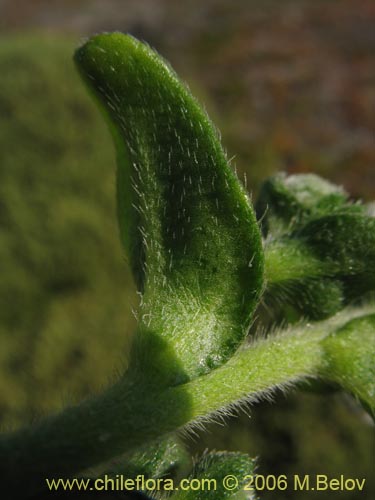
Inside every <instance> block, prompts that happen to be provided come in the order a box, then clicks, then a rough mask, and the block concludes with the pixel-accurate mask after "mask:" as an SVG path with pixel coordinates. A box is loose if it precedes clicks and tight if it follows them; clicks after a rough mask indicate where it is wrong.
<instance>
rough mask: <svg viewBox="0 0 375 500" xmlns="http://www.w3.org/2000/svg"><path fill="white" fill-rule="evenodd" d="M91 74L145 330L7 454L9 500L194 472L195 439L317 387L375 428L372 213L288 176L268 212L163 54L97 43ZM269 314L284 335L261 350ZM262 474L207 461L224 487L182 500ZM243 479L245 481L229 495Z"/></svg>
mask: <svg viewBox="0 0 375 500" xmlns="http://www.w3.org/2000/svg"><path fill="white" fill-rule="evenodd" d="M75 63H76V65H77V68H78V71H79V73H80V74H81V76H82V79H83V81H84V83H85V85H86V87H87V88H88V90H89V92H90V93H91V95H92V96H93V98H94V100H95V101H96V102H97V104H98V106H99V107H100V109H101V110H102V112H103V115H104V117H105V119H106V120H107V123H108V126H109V128H110V130H111V133H112V136H113V140H114V143H115V146H116V151H117V206H118V220H119V227H120V236H121V241H122V243H123V246H124V249H125V251H126V254H127V256H128V259H129V263H130V266H131V268H132V271H133V275H134V280H135V282H136V284H137V287H138V292H139V295H140V304H139V308H138V312H137V316H138V326H137V331H136V332H135V335H134V337H133V345H132V349H131V355H130V359H129V363H128V368H127V371H126V372H125V373H124V374H123V375H122V376H121V377H119V378H118V380H117V381H116V382H115V383H114V384H113V385H111V386H109V387H108V388H107V389H105V390H103V391H102V392H101V393H99V394H96V395H93V396H91V397H90V398H88V399H86V400H84V401H82V402H81V403H80V404H78V405H76V406H71V407H68V408H66V409H65V410H63V411H62V412H61V413H57V414H55V415H51V416H50V417H48V418H45V419H43V420H41V421H39V422H36V423H34V424H33V425H32V426H29V427H25V428H22V429H20V430H18V431H15V432H13V433H8V434H4V435H3V436H2V437H1V438H0V484H1V487H2V489H3V490H6V491H7V494H8V498H25V499H28V498H32V496H33V495H38V494H39V493H41V492H42V491H43V488H45V478H72V477H100V476H101V475H102V474H109V475H111V476H113V477H115V476H116V475H117V474H121V473H122V472H123V474H124V475H127V477H129V478H134V477H137V475H138V474H142V475H143V476H145V477H149V478H160V477H162V476H165V475H168V474H172V471H174V473H176V471H177V470H180V471H181V470H183V469H184V468H185V469H186V454H185V453H184V450H183V446H182V445H181V444H180V443H179V438H178V435H179V434H181V433H185V434H188V433H189V432H190V431H191V430H194V428H195V427H197V426H202V425H203V424H204V423H205V422H208V421H210V420H212V419H215V418H221V417H222V416H225V415H228V414H230V413H231V412H233V411H234V410H236V408H238V407H240V406H241V405H246V404H248V403H251V402H252V401H255V400H258V399H259V398H261V397H263V396H268V395H269V394H270V393H272V392H273V391H275V390H278V389H280V388H281V389H287V388H288V387H290V386H292V385H296V384H298V383H302V382H306V381H311V380H319V381H324V382H325V383H329V384H332V385H334V386H335V387H341V388H342V389H344V390H346V391H348V392H349V393H351V394H352V395H353V396H354V397H355V398H356V399H357V400H358V401H359V402H361V403H362V404H363V406H364V408H366V410H367V411H368V412H369V413H370V415H374V412H375V377H374V375H375V347H374V346H375V304H374V302H373V301H372V299H371V293H372V292H374V291H375V219H374V218H373V216H372V215H371V211H369V210H368V209H367V208H366V207H364V206H363V205H360V204H358V203H351V202H350V200H349V198H348V195H347V194H346V193H345V192H344V191H343V190H342V189H340V188H338V187H337V186H334V185H332V184H330V183H328V182H326V181H324V180H323V179H320V178H318V177H316V176H313V175H301V176H291V177H287V176H285V175H283V174H280V175H278V176H276V177H274V178H272V179H270V180H268V181H266V182H265V184H264V186H263V188H262V191H261V193H260V197H259V199H258V202H257V204H256V210H255V209H254V208H253V206H252V204H251V201H250V198H249V196H248V195H247V193H246V191H245V189H244V188H243V186H242V185H241V183H240V182H239V180H238V179H237V176H236V175H235V173H234V172H233V171H232V169H231V167H230V165H229V162H228V160H227V158H226V155H225V152H224V150H223V148H222V146H221V144H220V139H219V135H218V132H217V131H216V130H215V127H214V126H213V124H212V123H211V121H210V120H209V118H208V117H207V114H206V113H205V111H204V110H203V109H202V108H201V107H200V105H199V104H198V103H197V101H196V100H195V99H194V97H193V96H192V95H191V94H190V92H189V90H188V89H187V87H186V86H185V85H184V84H183V83H182V82H181V81H180V80H179V78H178V77H177V76H176V74H175V73H174V71H173V70H172V69H171V67H170V66H169V65H168V63H166V62H165V61H164V60H163V59H162V58H161V57H160V56H159V55H158V54H156V53H155V52H154V51H153V50H152V49H151V48H150V47H149V46H147V45H146V44H143V43H141V42H139V41H137V40H136V39H134V38H133V37H131V36H127V35H123V34H120V33H113V34H102V35H97V36H94V37H92V38H90V39H89V40H88V41H87V42H85V43H84V44H83V45H82V46H81V47H80V48H79V49H78V50H77V52H76V54H75ZM257 216H258V219H259V221H258V220H257ZM114 300H115V297H114ZM286 306H288V307H286ZM262 309H265V310H270V309H275V310H276V314H278V315H279V316H281V317H283V318H284V320H285V321H284V323H283V325H284V326H283V327H278V328H269V329H267V328H264V329H263V332H264V333H263V335H249V336H248V339H247V340H245V337H246V335H247V334H248V332H249V329H250V327H251V325H252V324H253V322H254V320H255V317H256V315H257V311H260V310H262ZM103 334H105V332H103ZM183 464H185V465H183ZM253 472H254V460H253V459H251V458H250V457H248V456H245V455H243V454H237V453H226V452H212V453H207V454H206V455H204V456H203V457H202V458H201V459H200V460H198V461H197V462H196V464H195V466H194V467H193V470H192V471H191V472H190V473H186V474H188V477H189V478H190V479H199V478H210V477H211V478H215V479H216V480H217V481H218V483H220V485H219V486H220V487H218V489H216V490H215V491H210V492H202V491H199V492H197V491H192V490H190V491H181V490H179V491H174V492H173V493H172V495H170V496H168V498H172V499H174V500H179V499H181V500H182V499H186V500H190V499H192V500H194V499H195V500H199V499H201V498H208V499H210V498H212V499H213V500H214V499H219V498H220V499H224V498H225V499H227V498H228V499H233V500H234V499H251V498H255V497H254V493H253V492H248V491H245V490H244V488H243V485H244V484H243V481H242V479H241V478H245V476H246V475H249V474H252V473H253ZM179 473H180V474H181V473H182V472H179ZM228 474H235V475H237V476H238V477H239V478H240V480H239V482H238V485H237V486H236V488H235V489H233V490H230V491H229V490H225V488H223V483H222V480H223V478H224V477H225V476H226V475H228ZM20 478H22V481H21V483H22V484H21V485H20ZM21 490H22V491H21ZM154 493H155V492H150V491H144V492H143V495H146V496H151V495H153V494H154ZM160 495H161V496H162V497H163V493H162V492H159V496H160ZM165 495H166V497H167V492H166V493H165Z"/></svg>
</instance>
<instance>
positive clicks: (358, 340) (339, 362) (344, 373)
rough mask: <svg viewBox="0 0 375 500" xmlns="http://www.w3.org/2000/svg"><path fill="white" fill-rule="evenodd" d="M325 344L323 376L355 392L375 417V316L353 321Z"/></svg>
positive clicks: (325, 341)
mask: <svg viewBox="0 0 375 500" xmlns="http://www.w3.org/2000/svg"><path fill="white" fill-rule="evenodd" d="M322 345H323V347H324V361H323V364H322V376H323V377H324V378H326V379H328V380H329V381H332V382H336V383H338V384H339V385H340V386H341V387H342V388H343V389H345V390H347V391H349V392H350V393H352V394H353V395H354V396H355V397H357V398H358V399H359V400H360V401H361V402H362V403H363V405H364V406H365V408H366V409H367V410H368V411H369V412H370V413H371V414H372V416H373V417H374V418H375V347H374V346H375V314H371V315H367V316H364V317H361V318H356V319H353V320H351V321H349V322H348V323H347V324H346V325H344V326H342V327H341V328H339V329H338V330H336V331H335V332H334V333H331V334H330V335H329V336H328V337H326V338H325V339H324V340H323V341H322Z"/></svg>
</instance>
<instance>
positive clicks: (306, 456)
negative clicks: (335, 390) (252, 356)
mask: <svg viewBox="0 0 375 500" xmlns="http://www.w3.org/2000/svg"><path fill="white" fill-rule="evenodd" d="M68 3H69V2H67V4H68ZM161 3H163V2H161ZM164 3H165V2H164ZM237 3H238V4H240V3H241V2H237ZM287 3H288V5H289V4H292V3H293V2H287ZM302 3H303V4H304V5H305V2H301V5H302ZM209 4H210V5H211V3H210V2H209ZM216 4H217V9H218V10H217V12H218V13H219V14H220V16H222V17H220V19H225V20H226V21H225V22H224V21H223V20H221V21H220V22H219V21H218V20H217V26H218V28H217V30H214V29H213V28H212V26H213V25H212V24H211V25H210V26H211V28H210V29H207V30H201V31H198V32H197V33H194V32H193V33H192V35H191V37H190V40H189V43H190V45H189V47H190V51H189V52H188V53H186V58H185V54H182V55H181V53H178V50H181V46H182V45H183V42H181V41H179V42H178V43H177V44H176V47H175V48H174V49H172V48H171V47H172V44H171V41H170V40H169V39H168V36H169V37H171V34H170V33H169V34H165V36H164V38H163V36H162V35H160V37H159V38H158V37H157V33H156V32H155V31H152V30H151V31H150V30H149V31H148V32H147V30H145V34H144V37H143V38H146V37H148V35H150V41H151V43H153V44H154V45H156V46H157V48H158V49H159V50H160V51H161V52H162V53H163V54H164V55H165V56H166V57H168V58H169V59H170V60H171V62H172V63H173V65H174V66H175V67H176V69H177V70H178V71H179V72H180V73H182V75H183V76H184V77H185V78H186V79H188V80H189V83H190V84H191V86H192V87H193V90H194V92H195V93H198V95H199V96H200V99H201V101H202V100H203V101H204V102H205V103H206V105H207V106H208V109H209V111H210V114H211V115H212V118H213V119H214V121H215V122H216V123H217V125H218V126H219V128H220V129H221V130H222V133H223V141H224V144H225V145H226V146H227V147H228V149H229V156H231V155H233V154H237V157H236V163H237V166H238V169H239V171H240V173H241V175H242V173H243V172H244V171H246V175H247V182H248V185H249V186H250V187H251V189H252V190H253V192H254V195H255V193H256V190H257V188H258V186H259V183H260V181H262V180H264V178H265V177H266V176H268V175H270V174H271V173H273V172H275V171H277V170H280V169H281V168H282V169H286V170H287V171H288V172H289V173H293V172H306V171H313V172H315V173H319V174H323V175H326V176H327V177H328V178H330V179H332V180H334V181H337V182H340V183H344V184H345V187H346V188H347V189H348V190H349V191H351V192H352V193H353V194H354V195H356V196H364V197H365V199H367V200H369V199H371V198H374V197H375V196H374V180H373V174H372V173H371V172H372V171H371V170H370V167H369V164H370V163H371V160H372V159H373V158H374V155H375V153H374V150H373V148H372V147H371V145H368V143H367V142H366V141H365V138H362V139H363V144H364V146H363V147H362V146H361V147H358V148H356V147H354V146H353V145H351V147H352V149H351V150H349V149H348V148H349V146H350V145H349V144H347V150H346V152H345V151H344V150H343V148H344V144H345V140H344V139H345V137H346V138H348V137H350V130H351V128H352V129H353V127H354V128H355V126H356V125H355V124H356V123H357V127H358V129H360V128H361V130H362V131H363V130H365V129H366V127H367V128H368V129H371V127H372V122H371V120H372V118H371V116H370V112H369V111H368V110H369V108H370V105H371V103H372V102H373V100H374V95H373V91H371V82H373V81H375V80H374V78H375V76H374V74H373V72H371V70H370V68H369V67H368V66H367V65H368V62H369V57H370V56H369V54H370V46H371V43H372V42H371V39H367V38H366V37H365V36H364V38H365V41H363V40H362V39H360V37H359V35H358V31H359V30H360V29H362V32H363V33H364V29H363V20H362V21H361V22H359V21H358V19H359V18H358V19H357V18H356V22H357V21H358V22H357V24H356V29H354V28H353V32H354V31H355V34H354V35H353V34H350V33H349V35H348V36H349V38H350V37H352V38H350V39H351V40H354V42H355V41H356V43H354V42H353V43H352V44H351V45H350V44H349V42H347V41H346V39H345V37H344V36H343V33H344V32H345V29H346V30H348V28H347V26H348V21H347V18H346V17H345V15H344V12H346V11H345V9H343V10H342V11H341V23H343V26H344V28H345V27H346V28H345V29H343V30H341V31H340V30H338V28H337V27H336V31H337V30H338V33H339V35H340V36H339V37H338V39H335V40H334V41H333V42H332V44H331V45H329V47H330V48H331V54H330V57H331V61H332V64H338V62H337V61H338V60H340V58H341V59H343V58H344V59H345V58H346V59H345V60H348V61H349V60H350V64H351V65H352V67H353V68H354V67H355V68H357V73H356V75H357V76H353V78H352V81H351V83H352V85H355V84H356V80H355V78H357V83H358V82H359V83H360V85H357V87H356V88H355V91H354V90H353V89H352V90H350V89H349V90H348V91H347V92H348V93H347V94H345V95H344V94H343V95H342V98H343V99H344V97H345V96H346V99H347V101H345V102H344V109H345V110H346V111H347V113H348V115H347V116H346V117H345V119H342V117H340V116H336V115H335V112H336V114H337V112H338V110H337V109H336V108H333V109H332V115H333V118H332V123H331V124H329V126H328V125H327V122H325V121H324V120H322V122H321V123H323V124H324V126H322V127H319V126H318V125H317V124H316V129H312V122H313V121H314V120H318V119H319V117H318V116H315V117H314V120H313V119H312V118H311V116H312V115H313V114H314V111H315V109H316V102H317V99H318V98H317V92H316V93H314V78H315V76H314V69H316V68H315V66H314V64H317V63H316V62H315V63H314V61H315V59H313V60H312V62H311V69H310V73H309V71H307V70H306V71H307V76H306V80H305V83H304V79H303V78H302V79H301V80H300V81H297V83H295V88H294V93H293V87H290V86H289V87H288V85H286V84H285V79H284V80H283V79H282V74H281V73H282V72H281V69H280V68H282V67H284V66H282V64H284V63H285V58H288V57H289V58H291V57H292V56H291V55H290V54H291V51H292V49H291V48H290V47H289V45H288V44H286V47H287V48H285V43H284V53H283V54H280V53H279V54H277V51H276V54H275V53H273V55H272V50H271V51H270V50H269V45H268V46H267V43H266V42H267V40H266V41H265V42H264V43H265V45H263V49H262V50H263V51H262V50H258V51H256V47H255V45H254V40H253V38H251V36H250V34H249V30H248V25H246V22H245V21H242V23H240V24H237V25H236V24H234V21H233V19H234V17H235V16H234V14H233V11H231V10H230V9H229V7H226V6H225V3H224V2H216ZM318 4H319V2H318ZM327 4H330V5H327V7H326V8H327V12H328V14H329V13H331V14H330V15H331V16H332V15H333V14H334V13H335V7H334V5H335V2H327ZM345 4H348V2H345ZM69 5H71V4H69ZM267 5H268V7H267V8H268V9H270V10H269V12H268V13H267V12H266V13H265V14H263V17H262V15H260V14H259V16H258V21H257V22H258V23H260V25H261V24H262V22H263V23H265V22H266V21H265V19H268V18H267V15H269V16H270V18H272V19H277V15H276V14H275V12H276V10H277V8H276V7H275V9H274V10H272V2H269V3H268V2H267ZM220 9H221V10H220ZM301 9H302V11H303V8H301ZM172 10H173V8H172ZM258 10H259V9H258ZM337 12H338V11H337ZM256 13H257V10H256V9H255V14H256ZM219 14H218V16H219ZM314 15H315V21H314V22H315V24H317V25H318V26H320V27H321V26H322V25H323V28H324V22H323V21H322V20H320V21H319V15H320V16H322V12H320V11H319V8H316V10H315V11H314ZM272 16H274V17H272ZM275 16H276V17H275ZM348 16H350V13H349V14H348ZM237 17H238V15H237ZM357 17H358V14H357ZM359 17H360V19H362V18H363V19H364V17H365V13H364V14H363V16H362V17H361V16H359ZM3 19H4V17H3ZM218 19H219V17H218ZM308 19H311V15H310V18H308ZM322 19H323V16H322ZM319 22H320V24H319ZM345 23H346V24H345ZM361 23H362V24H361ZM338 24H339V23H338ZM361 27H362V28H361ZM130 28H131V27H130ZM130 28H129V30H130V31H131V29H130ZM103 29H105V27H103ZM110 29H112V27H110ZM116 29H120V27H119V26H116ZM137 29H139V28H134V31H135V32H134V34H135V35H136V36H139V35H138V33H137ZM326 29H327V28H326ZM124 30H128V28H127V26H124ZM275 30H276V32H277V33H278V34H279V35H280V31H282V26H280V25H279V24H277V23H275ZM3 31H4V29H3ZM44 31H45V30H44ZM44 31H43V32H42V30H40V31H39V33H38V34H35V33H34V34H30V33H27V34H26V33H25V32H20V33H18V34H16V35H15V34H10V33H3V34H2V36H1V38H0V142H1V145H0V276H1V279H0V425H1V427H2V428H4V429H7V428H12V427H15V426H18V425H21V424H22V423H25V422H29V421H30V420H32V419H34V418H36V417H38V416H39V415H42V414H46V413H48V412H50V411H53V410H55V409H58V408H60V407H61V406H63V405H65V404H66V403H68V402H72V401H77V400H79V399H81V398H82V397H83V396H85V395H87V394H89V393H91V392H93V391H96V390H100V388H101V387H103V386H105V385H106V384H108V383H109V382H110V381H111V380H113V378H114V377H115V376H116V373H119V372H120V371H121V370H122V369H123V367H124V365H126V353H127V348H128V345H129V340H130V336H131V332H132V331H133V327H134V324H135V321H134V318H133V315H132V312H131V309H132V307H135V306H136V304H137V298H136V295H135V293H134V287H133V284H132V281H131V277H130V272H129V269H128V265H127V263H126V258H125V256H124V254H123V251H122V249H121V246H120V243H119V237H118V229H117V223H116V214H115V158H114V149H113V146H112V143H111V139H110V136H109V133H108V131H107V129H106V126H105V124H104V122H103V120H102V118H101V116H100V115H99V113H98V112H97V110H96V109H95V108H94V106H93V104H92V103H91V101H90V98H89V97H88V96H87V95H86V92H85V89H84V88H83V85H82V84H81V82H80V80H79V77H78V75H76V73H75V69H74V67H73V64H72V61H71V57H72V53H73V50H74V48H75V46H76V45H77V43H79V35H77V34H69V35H68V34H56V33H48V34H47V33H45V32H44ZM316 31H317V30H316ZM314 33H315V32H314ZM223 34H226V36H227V37H228V39H229V40H230V43H228V42H226V36H224V35H223ZM280 36H281V39H282V40H283V38H282V33H281V35H280ZM331 36H334V33H333V34H332V35H331ZM340 37H341V38H340ZM141 38H142V36H141ZM270 40H271V41H269V44H270V43H271V42H272V41H273V43H274V44H275V40H277V36H276V35H274V36H273V38H272V37H271V38H270ZM340 40H341V41H340ZM369 40H370V41H369ZM155 41H156V42H157V43H156V42H155ZM154 42H155V43H154ZM284 42H285V40H284ZM300 45H301V44H300ZM300 45H299V46H296V45H295V46H294V50H295V51H296V52H297V53H300V56H301V58H302V56H303V51H305V54H306V53H307V54H309V50H310V51H311V47H310V48H309V44H308V43H307V42H306V40H305V44H302V45H303V46H304V48H303V47H302V48H301V46H300ZM281 46H282V44H281V43H280V47H281ZM267 47H268V49H267ZM288 47H289V48H288ZM267 50H268V52H267ZM251 51H253V52H251ZM274 52H275V51H274ZM279 52H282V50H281V49H280V51H279ZM244 53H245V54H247V55H246V57H251V58H252V59H251V60H252V61H253V63H252V64H253V67H252V68H251V67H250V68H247V71H248V75H251V74H253V75H254V74H258V76H259V75H260V73H261V70H262V71H263V72H264V74H265V73H266V72H267V68H269V67H270V65H271V66H272V67H273V68H276V70H279V73H278V72H277V71H276V72H274V74H273V75H272V74H271V73H270V75H271V76H270V77H269V78H270V81H269V82H268V84H267V85H270V86H271V87H270V89H271V90H270V91H269V93H267V90H265V88H266V89H267V87H264V86H262V85H263V84H262V81H261V79H260V87H259V89H258V90H259V92H260V94H259V96H258V97H257V98H255V97H256V96H255V97H254V99H253V101H252V102H253V103H256V102H258V103H260V104H259V106H260V107H261V106H262V105H263V108H262V109H259V108H258V109H257V108H256V107H254V108H250V107H249V108H247V109H246V113H244V111H243V109H244V106H247V103H248V101H247V98H248V96H246V92H249V89H252V91H254V92H255V90H254V89H256V87H254V85H255V84H253V83H252V82H251V81H249V80H246V79H244V78H242V74H243V71H244V69H243V66H242V65H241V61H243V59H244V58H245V56H244ZM241 57H242V59H241ZM325 58H327V55H326V54H325ZM297 59H298V57H297ZM298 60H299V59H298ZM328 60H329V58H328ZM185 61H186V65H185ZM256 61H257V64H258V65H257V64H256ZM282 61H284V63H282ZM287 66H288V67H289V66H290V67H292V66H293V64H292V62H291V63H290V65H289V64H287ZM327 67H328V66H327ZM218 68H219V69H218ZM319 68H320V70H319V71H322V70H323V69H324V68H323V67H322V68H321V67H320V66H319ZM257 72H258V73H257ZM358 72H359V73H358ZM201 73H202V78H201V79H200V74H201ZM225 73H226V74H228V73H230V74H231V75H232V77H231V78H230V79H228V78H227V77H225ZM280 74H281V76H280ZM358 74H359V76H358ZM309 75H310V76H309ZM246 78H250V77H249V76H248V77H246ZM297 80H298V79H297ZM283 81H284V83H283ZM198 82H199V83H198ZM246 82H247V83H246ZM266 83H267V82H266ZM315 83H316V82H315ZM349 83H350V82H349ZM349 83H348V84H349ZM203 89H204V90H203ZM262 89H263V90H262ZM262 92H263V94H262V95H263V98H262V95H261V93H262ZM371 92H372V93H371ZM267 96H268V97H267ZM270 96H271V97H270ZM267 99H268V100H267ZM290 99H292V102H288V101H290ZM319 102H320V101H319ZM262 103H263V104H262ZM348 103H349V104H348ZM321 106H322V104H321ZM340 109H341V108H340ZM288 110H289V111H288ZM318 111H319V112H320V115H323V117H324V116H325V115H324V110H323V109H322V107H320V108H319V110H318ZM350 113H351V114H350ZM247 115H249V121H246V116H247ZM254 115H255V116H257V117H260V118H259V120H260V124H258V128H256V127H255V125H254ZM309 117H310V118H309ZM334 117H336V121H337V122H338V123H339V125H337V126H336V127H335V126H334ZM262 120H263V121H262ZM249 124H250V125H249ZM301 124H302V125H301ZM300 125H301V130H299V128H300ZM254 127H255V128H254ZM345 127H346V128H347V130H346V129H345ZM337 131H338V132H337ZM336 132H337V134H338V135H336V136H335V133H336ZM344 132H345V133H347V136H345V137H344V135H345V134H344ZM324 134H326V135H325V136H324V137H322V135H324ZM327 134H328V135H327ZM330 134H331V135H330ZM340 134H342V135H340ZM358 134H359V132H358ZM358 134H357V135H356V140H357V141H359V140H360V137H359V135H358ZM334 144H336V148H335V147H334ZM361 144H362V143H361ZM330 146H332V147H330ZM340 148H341V149H340ZM251 415H252V418H251V419H250V420H249V419H248V418H247V417H246V416H241V417H240V418H239V419H230V420H229V425H228V426H226V427H220V426H216V425H210V426H209V427H208V428H209V431H210V432H209V433H208V434H201V435H200V438H199V439H197V440H195V441H192V442H189V444H190V446H191V449H192V452H193V453H196V452H198V451H200V450H203V449H204V448H205V447H209V448H210V449H212V448H215V449H218V450H220V449H229V450H234V451H237V450H239V451H247V452H249V453H250V455H252V456H254V455H257V456H259V457H260V458H259V471H260V472H261V473H265V474H266V473H270V474H288V475H289V476H290V477H291V476H293V475H294V474H315V473H323V474H327V475H329V476H332V477H334V476H337V475H340V474H345V475H347V476H349V477H358V478H362V477H366V478H367V485H366V491H365V492H364V493H363V494H361V496H360V497H359V496H358V493H355V494H350V493H349V494H346V495H345V494H341V493H340V496H339V495H334V496H337V498H343V499H353V500H355V499H357V498H361V499H363V500H366V499H367V500H370V499H372V498H373V497H374V493H375V478H374V475H373V463H374V446H375V438H374V428H373V426H371V424H370V423H369V422H368V420H367V419H366V417H365V415H364V413H362V411H361V410H359V409H358V408H357V407H356V405H355V404H353V402H352V401H351V400H350V398H348V397H343V396H342V395H340V394H331V393H328V394H324V395H318V394H315V393H297V392H296V393H292V394H290V395H288V396H287V397H285V396H284V395H282V394H278V395H276V396H275V402H274V404H271V403H268V402H265V403H259V404H256V405H254V406H253V408H252V410H251ZM283 495H284V496H283ZM332 496H333V495H332V493H324V492H321V493H319V499H320V500H326V499H327V500H328V499H331V498H332ZM315 497H317V495H316V494H314V492H312V493H311V494H310V495H308V494H306V493H298V492H292V491H290V490H289V491H288V492H287V494H285V493H281V492H280V493H275V492H274V493H272V492H269V493H264V494H263V496H262V498H263V499H265V500H267V499H269V500H273V499H278V500H282V499H284V498H291V499H296V500H297V499H298V500H302V499H307V498H315Z"/></svg>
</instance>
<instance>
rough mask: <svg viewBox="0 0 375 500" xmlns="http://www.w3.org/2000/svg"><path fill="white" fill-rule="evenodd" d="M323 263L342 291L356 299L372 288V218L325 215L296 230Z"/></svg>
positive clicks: (374, 268)
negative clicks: (340, 284) (340, 281)
mask: <svg viewBox="0 0 375 500" xmlns="http://www.w3.org/2000/svg"><path fill="white" fill-rule="evenodd" d="M294 237H296V238H300V239H301V240H304V241H305V242H306V244H307V245H308V247H309V248H310V249H311V250H312V252H313V254H314V255H315V256H316V257H317V258H319V259H320V260H321V261H322V262H323V263H324V266H325V269H326V271H325V273H326V274H327V275H330V276H334V277H336V278H339V279H340V280H342V282H343V284H344V288H345V295H346V297H347V298H348V299H355V298H358V297H359V296H361V295H362V294H365V293H367V292H370V291H373V290H375V219H374V218H372V217H368V216H365V215H357V214H336V215H327V216H325V217H321V218H320V219H317V220H314V221H311V222H310V223H308V224H306V226H305V227H304V228H303V229H302V230H301V231H300V232H298V233H297V234H295V235H294Z"/></svg>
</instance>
